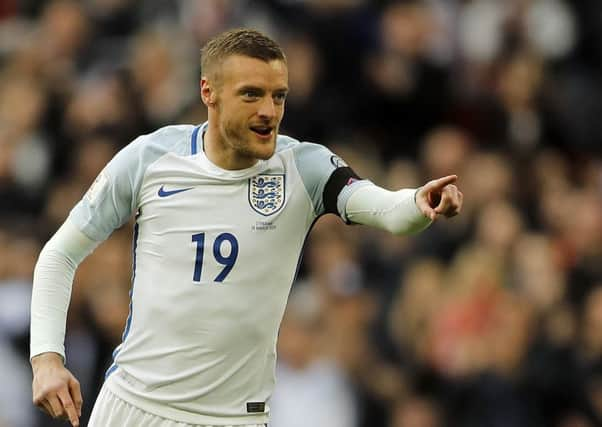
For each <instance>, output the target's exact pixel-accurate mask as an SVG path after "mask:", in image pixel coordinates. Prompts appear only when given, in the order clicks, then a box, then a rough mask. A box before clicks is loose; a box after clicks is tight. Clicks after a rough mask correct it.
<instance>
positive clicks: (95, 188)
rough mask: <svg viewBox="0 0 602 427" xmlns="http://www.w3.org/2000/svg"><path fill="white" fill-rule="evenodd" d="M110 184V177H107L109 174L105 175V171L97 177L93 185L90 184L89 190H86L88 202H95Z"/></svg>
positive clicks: (92, 203)
mask: <svg viewBox="0 0 602 427" xmlns="http://www.w3.org/2000/svg"><path fill="white" fill-rule="evenodd" d="M108 184H109V179H108V178H107V176H106V175H105V173H104V172H101V173H100V174H99V175H98V176H97V177H96V179H95V180H94V182H93V183H92V185H91V186H90V188H89V189H88V191H87V192H86V195H85V196H84V197H85V198H86V199H88V202H89V203H90V205H94V204H95V202H96V201H97V200H98V197H99V196H100V195H101V194H102V193H103V191H104V190H105V189H106V188H107V185H108Z"/></svg>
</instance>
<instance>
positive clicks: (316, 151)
mask: <svg viewBox="0 0 602 427" xmlns="http://www.w3.org/2000/svg"><path fill="white" fill-rule="evenodd" d="M293 152H294V156H295V164H296V166H297V170H298V171H299V174H300V175H301V179H302V181H303V184H304V186H305V189H306V190H307V193H308V194H309V196H310V198H311V200H312V203H313V206H314V210H315V214H316V215H318V216H319V215H322V214H324V213H327V212H331V211H332V212H333V213H334V212H335V211H337V196H338V195H339V193H340V192H341V190H342V189H343V187H345V186H346V185H347V184H351V183H353V182H354V181H360V178H359V177H358V176H357V175H356V174H355V173H354V172H353V170H352V169H351V168H349V166H347V163H345V161H344V160H343V159H341V158H340V157H339V156H337V155H336V154H334V153H333V152H332V151H330V150H329V149H328V148H326V147H324V146H323V145H319V144H313V143H310V142H302V143H299V144H297V145H296V146H295V147H294V151H293ZM335 172H336V173H335ZM331 178H333V179H331ZM353 187H354V188H355V185H353ZM330 199H332V200H333V201H334V203H330V205H332V206H334V208H332V209H327V206H326V205H327V202H328V200H330ZM337 213H338V214H339V215H341V211H340V210H338V211H337Z"/></svg>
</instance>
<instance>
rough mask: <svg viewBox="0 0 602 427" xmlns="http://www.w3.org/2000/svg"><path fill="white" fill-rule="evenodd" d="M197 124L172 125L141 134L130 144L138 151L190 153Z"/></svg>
mask: <svg viewBox="0 0 602 427" xmlns="http://www.w3.org/2000/svg"><path fill="white" fill-rule="evenodd" d="M194 129H195V126H192V125H171V126H165V127H162V128H159V129H157V130H156V131H154V132H152V133H149V134H146V135H141V136H139V137H138V138H136V139H135V140H134V141H132V143H131V144H130V146H132V149H134V150H136V151H142V152H146V153H149V154H151V153H154V154H155V155H157V154H158V155H161V154H165V153H168V152H172V153H174V154H179V155H190V154H191V147H192V140H191V138H192V134H193V132H194Z"/></svg>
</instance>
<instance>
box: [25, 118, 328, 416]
mask: <svg viewBox="0 0 602 427" xmlns="http://www.w3.org/2000/svg"><path fill="white" fill-rule="evenodd" d="M202 133H203V132H202V127H201V128H199V127H196V128H195V127H192V126H170V127H166V128H163V129H160V130H159V131H157V132H155V133H153V134H150V135H145V136H142V137H140V138H137V139H136V141H134V142H133V143H132V144H130V145H128V146H127V147H126V148H124V149H123V150H122V151H121V152H120V153H118V154H117V155H116V156H115V158H113V159H112V160H111V162H109V164H108V165H107V166H106V167H105V168H104V170H103V171H102V173H101V174H100V175H99V177H98V179H97V180H96V182H95V184H94V185H93V186H92V187H91V188H90V190H89V191H88V192H87V194H86V196H85V197H84V198H83V199H82V200H81V201H80V203H78V205H77V206H76V207H75V208H74V209H73V210H72V212H71V214H70V216H69V222H70V223H72V224H74V225H75V226H76V227H77V228H78V229H79V230H81V232H82V233H83V234H84V235H85V236H88V237H90V238H91V239H92V240H96V241H102V240H104V239H105V238H106V237H108V236H109V235H110V234H111V232H112V231H113V230H114V229H115V228H116V227H119V226H120V225H122V224H123V223H124V222H126V221H127V219H128V218H130V217H131V216H132V215H133V214H134V213H136V214H137V215H136V226H135V233H134V234H135V240H134V271H133V276H134V279H133V284H132V291H131V305H130V315H129V317H128V320H127V322H126V325H125V331H124V335H123V342H122V343H121V345H119V347H118V348H117V349H116V351H115V352H114V363H113V365H112V366H111V368H109V370H108V372H107V376H108V378H107V380H106V384H107V387H109V388H110V390H111V391H112V392H113V393H114V394H115V395H117V396H119V397H120V399H122V400H124V401H126V402H128V403H129V404H131V405H134V406H135V407H137V408H139V409H141V410H144V411H146V412H149V413H153V414H157V415H160V416H161V417H163V418H166V419H171V420H177V421H179V422H182V423H189V424H193V425H199V424H200V425H214V424H215V425H220V423H225V424H235V425H242V424H253V423H260V424H261V423H265V422H267V421H268V414H269V406H268V404H267V401H268V399H269V397H270V396H271V393H272V389H273V386H274V381H275V378H274V369H275V360H276V351H275V346H276V339H277V335H278V328H279V325H280V321H281V319H282V315H283V312H284V308H285V305H286V300H287V296H288V292H289V289H290V286H291V284H292V281H293V278H294V276H295V273H296V267H297V265H298V260H299V257H300V254H301V250H302V248H303V243H304V241H305V237H306V235H307V233H308V231H309V229H310V228H311V224H312V223H313V222H314V220H315V219H316V218H317V216H319V215H320V214H322V213H323V212H324V207H323V203H322V194H323V190H324V186H325V184H326V182H327V181H328V178H329V177H330V175H331V174H332V171H333V170H335V169H336V168H337V167H338V166H337V164H338V163H337V162H336V161H333V157H334V155H333V153H332V152H330V151H329V150H328V149H326V148H325V147H323V146H320V145H317V144H309V143H299V142H298V141H295V140H293V139H292V138H288V137H284V136H279V137H278V144H277V149H276V153H275V154H274V156H272V157H271V158H270V159H268V160H265V161H263V160H262V161H259V162H257V163H256V164H255V165H254V166H252V167H250V168H248V169H244V170H237V171H228V170H223V169H221V168H219V167H218V166H216V165H215V164H213V163H212V162H211V161H210V160H209V159H208V158H207V157H206V156H205V153H204V152H203V150H202V146H203V144H202ZM197 136H198V138H197ZM61 236H63V232H59V233H58V236H55V238H54V239H55V240H61V239H60V238H61ZM89 241H90V239H88V242H89ZM59 243H60V244H59ZM69 245H73V242H66V241H64V242H56V244H55V243H54V242H53V243H51V244H50V246H49V248H48V249H45V252H44V253H43V254H42V259H41V261H40V266H39V267H38V268H37V270H38V271H37V278H36V280H37V282H38V286H36V287H35V288H34V300H35V302H34V304H33V311H34V313H35V314H34V316H32V319H33V320H32V322H34V323H35V322H37V323H35V324H34V326H33V327H34V329H36V331H37V332H36V333H35V337H34V343H32V346H33V351H34V352H41V351H56V352H58V353H60V354H64V350H63V344H62V342H63V338H64V333H65V318H66V313H67V305H68V301H69V296H70V290H71V286H70V283H71V280H72V278H73V271H74V270H75V268H76V266H77V264H78V263H79V262H80V261H81V260H82V259H83V257H84V255H85V254H86V253H89V250H91V249H92V247H93V245H92V244H89V245H82V244H78V245H75V246H77V247H80V248H81V247H85V249H86V250H83V251H82V250H79V251H77V250H71V249H67V250H64V249H61V247H62V246H66V247H70V246H69ZM234 253H235V255H232V254H234ZM234 258H236V259H234ZM261 403H266V404H265V406H264V407H263V408H264V411H262V412H254V409H253V408H261V407H262V406H261ZM248 404H251V405H248ZM253 404H255V405H253ZM249 408H251V409H249ZM225 420H227V422H225Z"/></svg>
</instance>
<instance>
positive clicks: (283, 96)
mask: <svg viewBox="0 0 602 427" xmlns="http://www.w3.org/2000/svg"><path fill="white" fill-rule="evenodd" d="M285 100H286V93H284V92H281V93H277V94H275V95H274V101H275V102H276V103H277V104H282V103H283V102H284V101H285Z"/></svg>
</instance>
